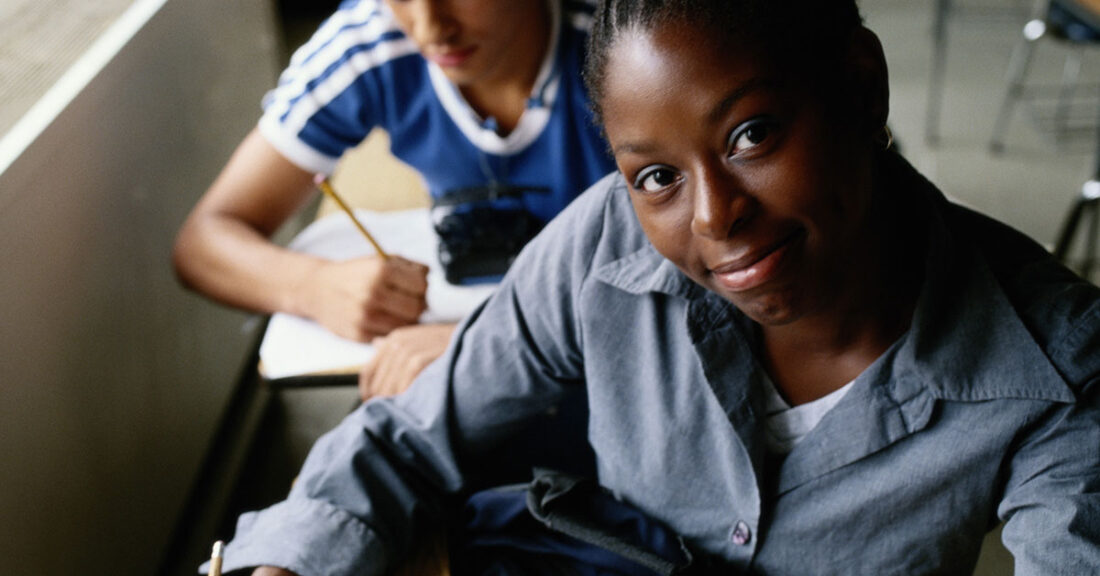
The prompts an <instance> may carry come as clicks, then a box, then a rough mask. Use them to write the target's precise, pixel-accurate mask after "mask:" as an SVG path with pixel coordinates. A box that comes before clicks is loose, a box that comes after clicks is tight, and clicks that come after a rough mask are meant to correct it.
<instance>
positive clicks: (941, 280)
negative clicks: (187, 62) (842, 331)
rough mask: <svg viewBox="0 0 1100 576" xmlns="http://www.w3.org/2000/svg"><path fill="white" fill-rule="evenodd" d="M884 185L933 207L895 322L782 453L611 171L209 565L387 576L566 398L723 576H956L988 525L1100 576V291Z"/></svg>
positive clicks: (901, 187)
mask: <svg viewBox="0 0 1100 576" xmlns="http://www.w3.org/2000/svg"><path fill="white" fill-rule="evenodd" d="M886 173H887V176H886V177H887V179H888V189H889V190H890V191H891V193H898V194H912V195H914V198H917V199H918V200H919V202H920V203H921V204H922V205H925V206H926V207H927V208H928V212H929V214H930V216H929V218H928V221H929V222H928V246H929V248H928V254H929V256H928V263H927V267H926V272H925V277H926V281H925V286H924V289H923V291H922V294H921V296H920V300H919V302H918V306H917V310H916V314H915V317H914V319H913V323H912V326H911V329H910V330H909V331H908V332H907V333H906V334H905V335H903V337H902V338H901V339H900V340H899V341H898V342H896V343H895V344H894V345H893V346H892V347H891V348H890V349H889V350H888V351H887V352H886V353H885V354H883V355H882V356H881V357H880V358H879V359H878V360H877V361H876V362H875V363H874V364H872V365H871V366H870V367H869V368H868V369H867V370H866V371H865V372H864V373H863V374H861V375H860V376H859V377H858V378H857V379H856V381H855V383H854V386H853V387H852V389H851V391H850V392H849V393H848V394H847V396H845V397H844V398H843V400H841V402H840V403H839V404H838V405H837V406H836V407H835V408H834V409H832V410H831V411H830V412H829V413H828V414H826V416H825V418H824V419H823V420H822V421H821V423H820V424H819V425H818V426H817V427H816V428H814V429H813V430H812V431H811V432H810V433H809V434H808V435H807V436H806V437H805V439H804V440H803V441H802V442H801V443H799V444H798V445H797V446H796V447H795V448H794V450H793V451H792V452H791V453H790V454H789V455H788V456H787V457H786V458H785V459H784V460H782V461H781V462H770V461H769V459H768V457H767V455H766V453H765V450H764V443H763V440H762V433H761V428H762V411H761V408H762V402H763V395H762V391H761V387H760V385H759V381H758V380H759V374H760V367H759V365H758V364H757V362H756V360H755V357H754V354H753V349H754V346H755V329H754V327H753V325H752V323H751V322H750V321H749V320H747V319H746V318H745V317H744V316H743V315H742V314H741V313H740V312H739V311H738V310H737V309H735V308H734V307H733V306H732V305H731V304H729V303H728V302H727V301H725V300H723V299H721V298H719V297H717V296H716V295H714V294H713V293H710V292H707V291H705V290H704V289H702V288H701V287H699V286H698V285H696V284H694V283H692V282H691V281H690V280H689V279H688V278H686V277H685V276H684V275H683V274H682V273H681V272H680V271H679V270H678V269H676V268H675V267H674V266H673V265H672V264H671V263H669V262H668V261H666V260H665V259H663V258H662V257H661V256H660V255H659V254H658V253H657V252H656V251H655V250H654V249H653V247H652V246H651V245H650V244H649V242H648V241H647V240H646V238H645V236H644V234H643V233H642V231H641V229H640V227H639V224H638V222H637V220H636V218H635V216H634V213H633V211H632V208H631V205H630V200H629V197H628V195H627V193H626V189H625V185H624V183H623V182H622V180H621V178H620V177H619V176H617V175H612V176H609V177H607V178H605V179H604V180H602V181H601V182H600V183H598V184H597V185H596V186H594V187H593V189H591V190H589V191H588V192H587V193H585V194H584V195H582V197H581V198H580V199H579V200H578V201H576V202H574V204H573V205H572V206H571V207H570V208H569V209H568V210H567V211H566V212H565V213H563V214H562V215H561V217H559V218H558V219H557V220H555V221H554V222H552V223H551V224H550V225H549V226H548V228H547V229H546V230H545V232H544V233H543V234H542V235H540V236H539V237H538V238H537V239H536V240H535V241H534V242H533V243H532V244H531V245H529V246H528V248H527V249H526V250H525V251H524V253H523V254H522V255H521V257H520V258H519V259H518V260H517V262H516V264H515V265H514V267H513V269H512V271H511V272H510V273H509V275H508V277H507V278H506V279H505V281H504V283H503V284H502V286H501V288H500V290H499V291H498V292H497V293H496V294H495V295H494V296H493V297H492V298H491V299H490V300H489V301H488V302H487V303H486V304H485V305H484V306H483V307H482V308H481V309H479V310H478V311H477V312H476V313H475V314H474V315H473V316H472V317H471V318H470V319H468V320H467V322H465V323H464V324H463V326H462V327H461V328H460V331H459V332H458V333H457V335H456V338H455V340H454V342H453V343H452V346H451V348H450V350H449V352H448V353H447V355H446V356H445V357H444V358H442V359H441V360H440V361H437V362H436V363H434V364H433V365H431V366H430V367H429V368H428V369H427V370H426V371H425V372H424V373H423V374H422V375H421V377H420V378H419V379H418V380H417V381H416V383H415V384H414V385H413V387H412V388H411V389H410V390H409V391H408V392H406V393H405V394H404V395H402V396H399V397H397V398H394V399H386V400H374V401H371V402H369V403H367V404H365V405H364V406H362V407H360V409H358V410H357V411H355V412H354V413H352V414H351V415H350V416H348V417H347V419H346V420H345V421H344V422H343V423H342V424H341V425H340V426H339V427H337V428H336V429H335V430H333V431H332V432H330V433H328V434H327V435H326V436H324V437H323V438H322V439H321V440H320V441H319V442H318V443H317V444H316V446H315V447H314V448H313V450H312V452H311V453H310V455H309V457H308V459H307V461H306V463H305V465H304V467H303V469H302V471H301V474H300V476H299V478H298V481H297V483H296V484H295V486H294V488H293V490H292V491H291V494H290V496H289V497H288V499H287V500H286V501H285V502H282V503H279V504H277V505H275V506H273V507H271V508H268V509H266V510H263V511H260V512H257V513H252V514H246V515H244V516H242V517H241V519H240V521H239V525H238V531H237V534H236V537H235V539H234V540H233V541H232V542H231V543H230V545H229V546H228V549H227V551H226V564H225V565H226V568H227V569H233V568H237V567H242V566H255V565H259V564H272V565H276V566H282V567H286V568H288V569H290V570H293V571H295V572H298V573H299V574H301V575H302V576H320V575H345V574H346V575H350V574H381V573H383V572H384V571H386V570H387V569H388V568H390V567H392V566H393V565H394V563H397V562H400V559H401V556H402V555H403V554H405V553H407V550H408V549H409V547H410V545H411V542H412V541H413V540H414V539H415V538H416V537H417V535H418V534H423V533H425V532H426V529H427V528H428V527H429V526H430V525H431V524H432V523H434V522H438V519H439V514H441V512H440V510H442V507H441V504H440V502H441V500H442V496H443V495H445V494H454V493H458V492H460V491H463V490H467V489H469V479H470V478H471V476H472V475H474V474H476V473H477V472H478V470H475V469H474V468H475V466H474V465H472V464H471V462H475V461H476V460H477V456H478V455H479V454H483V453H485V452H486V451H488V450H491V449H492V448H493V447H494V446H496V445H497V444H499V442H500V441H501V439H502V438H507V437H509V436H510V435H512V434H516V433H517V432H518V431H520V430H523V429H524V426H525V424H526V423H527V422H529V421H531V420H532V419H534V418H536V417H538V416H539V415H540V414H544V413H545V412H546V411H547V410H548V409H552V408H553V407H554V406H556V405H558V404H559V403H561V402H562V401H563V400H564V399H565V398H566V397H567V396H569V395H571V394H583V395H584V396H585V397H586V398H587V403H588V407H589V411H590V416H589V421H588V439H589V442H590V444H591V447H592V449H593V450H594V452H595V455H596V468H597V471H598V480H599V482H600V484H602V485H603V486H605V487H606V488H608V489H609V490H611V491H612V492H613V493H614V494H615V495H617V496H618V497H619V498H621V499H622V500H624V501H627V502H629V503H631V504H633V505H634V506H636V507H638V508H640V509H641V510H643V511H645V512H647V513H648V514H650V515H652V516H653V517H655V518H657V519H659V520H661V521H663V522H664V523H666V524H667V525H668V526H670V527H671V528H673V529H674V530H676V531H677V532H679V533H680V534H682V535H683V536H684V537H685V539H686V541H687V542H688V543H689V545H690V546H691V547H693V548H694V549H695V550H696V551H698V552H699V553H701V555H704V556H709V557H712V558H713V559H714V561H715V562H717V563H719V564H721V565H723V566H724V569H723V570H722V572H723V573H734V574H768V575H788V576H790V575H807V574H844V575H853V574H873V575H878V576H883V575H891V574H897V575H902V574H904V575H926V574H970V573H971V572H972V571H973V567H974V564H975V562H976V560H977V556H978V552H979V548H980V546H981V541H982V537H983V535H984V534H985V533H986V532H987V530H989V529H990V528H991V527H993V526H995V525H996V524H997V523H998V522H999V521H1001V520H1003V521H1005V522H1006V525H1005V529H1004V532H1003V538H1004V541H1005V544H1006V545H1007V547H1008V549H1009V550H1010V551H1011V552H1012V553H1013V554H1014V556H1015V558H1016V574H1017V575H1020V576H1026V575H1039V574H1043V575H1047V574H1074V575H1080V574H1094V573H1098V572H1100V294H1098V290H1097V289H1096V288H1095V287H1094V286H1092V285H1089V284H1087V283H1085V282H1083V281H1081V280H1080V279H1078V278H1076V277H1075V276H1073V275H1072V274H1070V273H1068V272H1067V271H1065V269H1063V268H1061V267H1060V266H1058V265H1057V264H1056V263H1055V262H1054V261H1053V260H1051V259H1050V257H1049V256H1048V255H1047V254H1046V253H1045V251H1043V250H1042V248H1041V247H1039V246H1038V245H1036V244H1034V243H1033V242H1031V241H1029V240H1027V239H1026V238H1024V237H1023V236H1022V235H1020V234H1019V233H1017V232H1015V231H1013V230H1011V229H1009V228H1007V227H1005V226H1003V225H1001V224H998V223H996V222H993V221H991V220H989V219H988V218H985V217H983V216H980V215H977V214H975V213H972V212H969V211H967V210H965V209H963V208H960V207H958V206H954V205H951V204H949V203H947V202H946V201H945V200H944V199H943V197H942V196H941V195H940V194H939V193H938V192H937V191H936V190H935V189H934V188H932V186H931V185H930V184H928V183H927V182H926V181H925V180H924V179H923V178H921V177H920V176H919V175H917V174H916V173H915V172H914V171H913V170H912V168H911V167H909V166H908V164H906V163H904V161H902V160H901V159H899V158H890V159H889V160H888V168H887V169H886ZM531 458H532V460H537V454H536V455H532V456H531Z"/></svg>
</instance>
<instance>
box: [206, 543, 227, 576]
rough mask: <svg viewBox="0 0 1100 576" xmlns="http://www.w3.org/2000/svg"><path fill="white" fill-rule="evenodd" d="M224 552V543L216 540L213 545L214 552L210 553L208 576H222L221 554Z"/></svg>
mask: <svg viewBox="0 0 1100 576" xmlns="http://www.w3.org/2000/svg"><path fill="white" fill-rule="evenodd" d="M224 552H225V543H224V542H222V541H221V540H218V541H217V542H215V543H214V550H213V552H211V553H210V571H209V572H207V575H208V576H222V554H223V553H224Z"/></svg>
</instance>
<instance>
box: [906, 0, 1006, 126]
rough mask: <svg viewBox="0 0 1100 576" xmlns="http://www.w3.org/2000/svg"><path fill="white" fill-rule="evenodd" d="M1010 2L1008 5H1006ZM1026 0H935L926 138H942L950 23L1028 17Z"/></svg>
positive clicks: (996, 20) (925, 123) (926, 112)
mask: <svg viewBox="0 0 1100 576" xmlns="http://www.w3.org/2000/svg"><path fill="white" fill-rule="evenodd" d="M1006 4H1007V5H1006ZM1027 13H1028V9H1027V4H1026V0H1012V1H1011V2H1006V0H997V1H996V2H991V1H986V2H982V3H977V2H976V3H973V4H971V3H968V2H960V1H959V0H936V3H935V11H934V12H933V14H932V69H931V71H930V73H929V78H928V99H927V108H926V111H925V120H924V141H925V142H926V143H927V144H928V145H929V146H936V145H937V144H939V141H940V110H941V108H942V107H943V92H944V78H945V76H946V73H947V47H948V37H947V32H948V27H949V26H950V24H951V22H952V21H954V20H956V19H962V18H966V19H967V20H968V21H982V22H994V23H996V22H1004V21H1006V20H1007V21H1010V22H1013V23H1014V22H1017V21H1018V20H1019V19H1022V18H1026V17H1027Z"/></svg>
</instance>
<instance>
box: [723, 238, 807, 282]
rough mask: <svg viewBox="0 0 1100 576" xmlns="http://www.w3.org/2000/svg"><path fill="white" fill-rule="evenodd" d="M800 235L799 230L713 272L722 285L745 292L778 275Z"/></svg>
mask: <svg viewBox="0 0 1100 576" xmlns="http://www.w3.org/2000/svg"><path fill="white" fill-rule="evenodd" d="M800 237H802V232H801V231H797V232H795V233H793V234H791V235H790V236H787V237H785V238H783V239H782V240H781V241H779V242H778V243H777V244H775V245H773V246H771V247H769V248H766V249H764V250H763V251H761V252H755V253H752V254H749V255H747V256H744V257H742V258H738V259H737V260H735V261H733V262H729V263H727V264H723V265H722V266H719V267H717V268H714V269H713V270H711V273H712V274H714V278H715V279H716V280H717V281H718V282H719V283H720V284H721V285H722V286H724V287H725V288H726V289H728V290H730V291H732V292H744V291H746V290H751V289H753V288H756V287H758V286H761V285H763V284H765V283H767V282H768V281H770V280H772V279H773V278H775V277H776V275H778V273H779V268H780V265H781V264H782V263H783V261H784V259H785V256H786V255H787V253H788V252H789V251H790V249H791V247H792V246H793V245H794V240H795V239H797V238H800Z"/></svg>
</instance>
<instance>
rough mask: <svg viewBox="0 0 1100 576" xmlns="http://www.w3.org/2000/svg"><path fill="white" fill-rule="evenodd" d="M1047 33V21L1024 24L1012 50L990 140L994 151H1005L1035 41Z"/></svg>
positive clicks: (991, 149)
mask: <svg viewBox="0 0 1100 576" xmlns="http://www.w3.org/2000/svg"><path fill="white" fill-rule="evenodd" d="M1044 34H1046V23H1044V22H1043V21H1042V20H1039V19H1036V20H1032V21H1030V22H1028V23H1027V24H1026V25H1025V26H1024V33H1023V36H1022V37H1021V38H1020V41H1019V42H1018V43H1017V44H1016V48H1015V49H1014V50H1013V51H1012V60H1011V61H1010V63H1009V66H1008V82H1007V84H1008V86H1007V88H1006V89H1005V96H1004V99H1003V100H1002V101H1001V108H1000V110H999V111H998V112H997V119H996V120H995V121H994V124H993V136H992V137H991V138H990V140H989V149H990V151H992V152H994V153H998V154H999V153H1001V152H1003V151H1004V135H1005V131H1006V130H1007V129H1008V122H1009V120H1011V118H1012V112H1013V111H1014V110H1015V108H1016V102H1017V101H1018V100H1019V99H1020V97H1021V96H1022V95H1023V91H1024V77H1026V76H1027V69H1028V68H1029V67H1030V66H1031V57H1032V55H1033V54H1034V52H1035V41H1036V40H1038V39H1040V38H1042V37H1043V35H1044Z"/></svg>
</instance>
